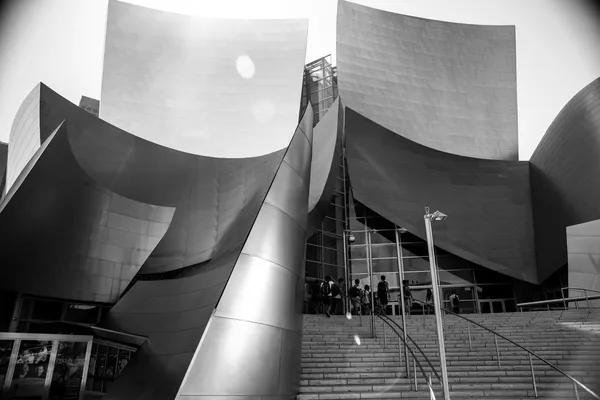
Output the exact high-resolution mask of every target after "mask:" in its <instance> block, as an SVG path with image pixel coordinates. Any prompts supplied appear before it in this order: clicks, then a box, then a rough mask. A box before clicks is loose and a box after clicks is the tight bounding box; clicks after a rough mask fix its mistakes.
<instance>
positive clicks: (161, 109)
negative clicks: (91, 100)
mask: <svg viewBox="0 0 600 400" xmlns="http://www.w3.org/2000/svg"><path fill="white" fill-rule="evenodd" d="M307 35H308V20H303V19H296V20H293V19H286V20H227V19H207V18H200V17H198V16H193V15H182V14H175V13H169V12H164V11H159V10H153V9H150V8H145V7H139V6H135V5H132V4H129V3H124V2H118V1H114V0H111V1H109V4H108V17H107V28H106V43H105V51H104V63H103V72H102V95H101V98H100V102H101V103H100V118H102V119H104V120H106V121H107V122H109V123H112V124H114V125H116V126H118V127H120V128H122V129H124V130H126V131H127V132H130V133H132V134H134V135H137V136H139V137H143V138H145V139H148V140H150V141H152V142H154V143H158V144H161V145H164V146H167V147H169V148H172V149H177V150H180V151H185V152H189V153H193V154H201V155H207V156H213V157H250V156H256V155H263V154H267V153H271V152H274V151H277V150H280V149H282V148H284V147H285V146H287V144H288V143H289V140H290V138H291V135H292V133H293V132H294V130H295V129H296V124H297V123H298V109H299V104H298V101H299V99H300V96H301V89H302V75H303V70H304V61H305V56H306V38H307ZM232 113H233V114H235V118H232V117H231V115H232ZM256 132H261V134H260V135H259V136H257V135H256ZM223 134H226V135H227V136H228V137H230V138H231V140H232V141H234V142H235V143H236V145H235V146H231V145H230V143H229V142H225V141H221V140H214V139H215V138H217V137H219V136H220V135H223ZM257 140H260V141H261V143H260V146H257V145H256V141H257Z"/></svg>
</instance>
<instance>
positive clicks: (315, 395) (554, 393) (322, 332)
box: [298, 310, 600, 400]
mask: <svg viewBox="0 0 600 400" xmlns="http://www.w3.org/2000/svg"><path fill="white" fill-rule="evenodd" d="M468 317H469V318H471V319H473V320H474V321H476V322H479V323H480V324H482V325H484V326H487V327H489V328H491V329H493V330H496V331H497V332H499V333H501V334H502V335H504V336H506V337H509V338H510V339H512V340H513V341H515V342H517V343H519V344H521V345H523V346H524V347H526V348H528V349H530V350H532V351H534V352H536V354H538V355H540V356H542V357H543V358H545V359H546V360H548V361H549V362H550V363H552V364H553V365H556V366H557V367H559V368H560V369H562V370H563V371H565V372H567V373H569V374H571V375H572V376H573V377H574V378H576V379H578V380H579V381H580V382H582V383H583V384H585V385H586V386H588V387H590V388H591V389H592V390H594V391H596V393H600V310H599V311H593V312H592V313H591V314H589V315H588V311H587V310H567V311H548V312H546V311H544V312H528V313H510V314H474V315H468ZM392 318H394V320H395V321H396V322H397V323H398V324H399V325H400V326H401V320H400V318H399V317H392ZM382 325H383V324H382V322H381V320H379V319H377V318H376V327H377V329H376V331H377V338H375V339H374V338H371V336H370V328H369V326H370V325H369V317H367V316H363V317H362V324H361V321H360V320H359V318H358V317H353V318H352V319H347V318H346V317H344V316H333V317H332V318H325V317H323V316H316V315H305V316H304V334H303V339H302V378H301V385H300V394H299V395H298V400H320V399H359V398H360V399H390V398H398V399H400V398H410V399H429V392H428V388H427V385H426V383H425V378H424V377H423V375H422V374H421V372H420V370H419V369H417V378H418V379H417V384H418V388H417V391H415V390H414V389H415V387H414V381H413V377H414V370H413V366H412V361H411V369H410V376H409V378H407V377H406V369H405V361H404V360H402V365H400V357H399V351H398V338H397V336H396V335H395V334H394V333H392V331H391V329H390V328H388V327H386V335H385V336H386V338H387V340H385V341H384V330H383V326H382ZM470 329H471V338H472V339H471V348H469V339H468V333H467V332H468V331H467V323H466V321H464V320H462V319H459V318H458V317H454V316H446V317H445V338H446V339H445V341H446V358H447V361H448V374H449V382H450V392H451V398H452V399H453V400H454V399H495V400H500V399H513V400H514V399H530V398H533V397H534V390H533V384H532V377H531V369H530V364H529V357H528V355H527V353H525V352H524V351H522V350H520V349H519V348H517V347H515V346H513V345H512V344H510V343H508V342H506V341H504V340H501V339H500V338H498V348H499V351H500V366H498V357H497V353H496V346H495V344H494V335H492V334H491V333H488V332H486V331H484V330H483V329H481V328H479V327H476V326H474V325H471V326H470ZM407 330H408V332H409V335H411V336H412V337H413V339H414V340H415V341H416V342H417V343H418V345H419V346H420V347H421V348H422V349H423V352H424V353H425V354H426V355H427V357H428V358H429V359H430V361H431V363H432V364H433V366H434V368H435V369H436V370H437V371H438V373H440V375H441V369H440V362H439V352H438V344H437V337H436V333H435V332H436V331H435V319H434V317H433V316H431V315H429V316H424V317H423V316H414V315H413V316H410V317H409V318H408V322H407ZM384 342H385V343H384ZM411 348H412V349H413V351H414V352H415V354H417V360H418V361H419V362H420V363H421V364H422V366H423V368H424V370H425V371H426V374H428V375H431V368H430V367H429V366H428V365H427V363H426V362H425V359H424V357H423V356H422V355H420V354H419V353H417V350H416V349H415V348H414V346H412V345H411ZM533 365H534V371H535V377H536V382H537V390H538V396H539V398H545V399H561V400H562V399H576V397H575V393H574V389H573V384H572V382H571V381H570V380H569V379H567V378H565V377H564V376H562V375H561V374H560V373H558V372H556V371H555V370H553V369H552V368H551V367H550V366H547V365H545V364H543V363H542V362H541V361H539V360H537V359H536V358H533ZM432 381H433V386H434V392H435V395H436V399H438V400H439V399H443V396H442V391H441V385H440V384H439V382H437V380H436V379H435V377H433V376H432ZM578 394H579V398H580V399H582V400H583V399H591V398H592V396H591V395H589V394H587V393H586V392H584V391H583V390H582V389H580V390H579V391H578Z"/></svg>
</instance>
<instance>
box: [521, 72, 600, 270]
mask: <svg viewBox="0 0 600 400" xmlns="http://www.w3.org/2000/svg"><path fill="white" fill-rule="evenodd" d="M530 165H531V197H532V200H533V218H534V222H535V242H536V249H537V260H538V275H539V277H540V280H542V281H543V280H544V279H545V278H547V277H548V276H550V275H551V274H552V273H553V272H555V271H556V270H557V269H559V268H560V267H562V266H563V265H565V264H566V263H567V243H566V233H565V231H566V228H567V226H570V225H576V224H580V223H583V222H588V221H593V220H597V219H600V203H599V202H598V199H599V198H600V175H599V174H598V171H600V78H598V79H596V80H594V81H593V82H591V83H590V84H588V85H587V86H586V87H585V88H583V89H582V90H581V91H580V92H579V93H577V94H576V95H575V96H574V97H573V98H572V99H571V100H570V101H569V102H568V103H567V104H566V105H565V107H564V108H563V109H562V110H561V111H560V113H559V114H558V115H557V116H556V118H555V119H554V121H553V122H552V124H551V125H550V127H549V128H548V131H547V132H546V134H545V135H544V137H543V138H542V140H541V141H540V144H539V145H538V147H537V148H536V150H535V152H534V153H533V155H532V156H531V160H530Z"/></svg>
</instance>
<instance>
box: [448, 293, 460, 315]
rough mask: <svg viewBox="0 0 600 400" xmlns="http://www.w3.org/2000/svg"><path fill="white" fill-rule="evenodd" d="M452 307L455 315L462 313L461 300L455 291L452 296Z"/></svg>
mask: <svg viewBox="0 0 600 400" xmlns="http://www.w3.org/2000/svg"><path fill="white" fill-rule="evenodd" d="M450 307H451V308H452V312H453V313H455V314H458V313H460V298H459V297H458V295H457V294H456V290H453V291H452V294H451V295H450Z"/></svg>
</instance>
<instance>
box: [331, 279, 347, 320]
mask: <svg viewBox="0 0 600 400" xmlns="http://www.w3.org/2000/svg"><path fill="white" fill-rule="evenodd" d="M343 283H344V280H343V279H342V278H340V279H338V283H335V282H333V285H332V286H331V309H330V310H329V314H333V315H336V314H337V309H338V305H339V304H340V303H341V301H342V285H343Z"/></svg>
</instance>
